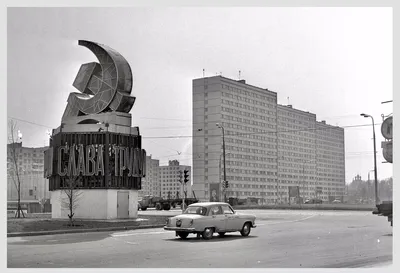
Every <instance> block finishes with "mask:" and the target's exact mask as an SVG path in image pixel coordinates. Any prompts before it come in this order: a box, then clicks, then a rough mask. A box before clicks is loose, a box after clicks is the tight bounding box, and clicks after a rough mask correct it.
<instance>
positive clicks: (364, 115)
mask: <svg viewBox="0 0 400 273" xmlns="http://www.w3.org/2000/svg"><path fill="white" fill-rule="evenodd" d="M361 116H363V117H364V118H368V117H369V118H371V119H372V138H373V141H374V176H375V205H378V204H379V203H380V201H379V196H378V170H377V166H376V141H375V122H374V118H373V117H372V116H371V115H368V114H361Z"/></svg>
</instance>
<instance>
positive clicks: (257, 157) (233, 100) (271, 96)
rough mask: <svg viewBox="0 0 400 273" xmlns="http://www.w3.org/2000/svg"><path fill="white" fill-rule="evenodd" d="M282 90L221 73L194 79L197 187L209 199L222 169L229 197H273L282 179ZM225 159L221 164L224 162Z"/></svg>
mask: <svg viewBox="0 0 400 273" xmlns="http://www.w3.org/2000/svg"><path fill="white" fill-rule="evenodd" d="M276 118H277V94H276V93H275V92H272V91H269V90H267V89H262V88H258V87H255V86H251V85H248V84H246V83H245V81H235V80H231V79H227V78H224V77H222V76H217V77H211V78H201V79H195V80H193V136H194V138H193V190H194V191H195V193H196V195H197V196H198V198H199V199H200V200H209V199H210V191H209V189H210V184H216V183H220V182H221V180H222V175H221V174H222V173H223V168H222V167H221V166H223V156H222V145H221V144H222V132H221V129H220V128H218V127H217V126H216V123H219V124H220V125H222V126H223V128H224V133H225V146H226V147H225V150H226V175H227V177H226V178H227V180H228V181H229V189H228V190H227V192H226V195H227V197H239V198H247V197H257V198H261V196H263V197H264V196H270V195H271V196H272V195H273V194H275V193H276V191H275V189H276V188H275V187H276V181H277V160H276V158H277V137H276ZM221 161H222V163H221Z"/></svg>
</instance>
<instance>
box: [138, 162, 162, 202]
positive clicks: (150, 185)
mask: <svg viewBox="0 0 400 273" xmlns="http://www.w3.org/2000/svg"><path fill="white" fill-rule="evenodd" d="M145 195H153V196H160V195H161V181H160V161H159V160H158V159H152V158H151V155H150V156H146V176H145V177H144V178H143V179H142V189H141V190H139V196H145Z"/></svg>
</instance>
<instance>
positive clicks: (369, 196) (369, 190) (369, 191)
mask: <svg viewBox="0 0 400 273" xmlns="http://www.w3.org/2000/svg"><path fill="white" fill-rule="evenodd" d="M374 171H375V170H370V171H369V172H368V203H369V201H370V198H371V187H370V184H369V183H370V181H371V180H370V179H369V174H370V173H371V172H374Z"/></svg>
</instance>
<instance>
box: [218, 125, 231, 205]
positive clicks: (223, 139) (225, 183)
mask: <svg viewBox="0 0 400 273" xmlns="http://www.w3.org/2000/svg"><path fill="white" fill-rule="evenodd" d="M216 125H217V127H218V128H221V129H222V153H223V157H224V185H225V191H224V199H225V203H226V190H227V188H228V183H227V181H226V157H225V156H226V155H225V132H224V131H225V130H224V127H223V126H222V125H220V124H219V123H217V124H216Z"/></svg>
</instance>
